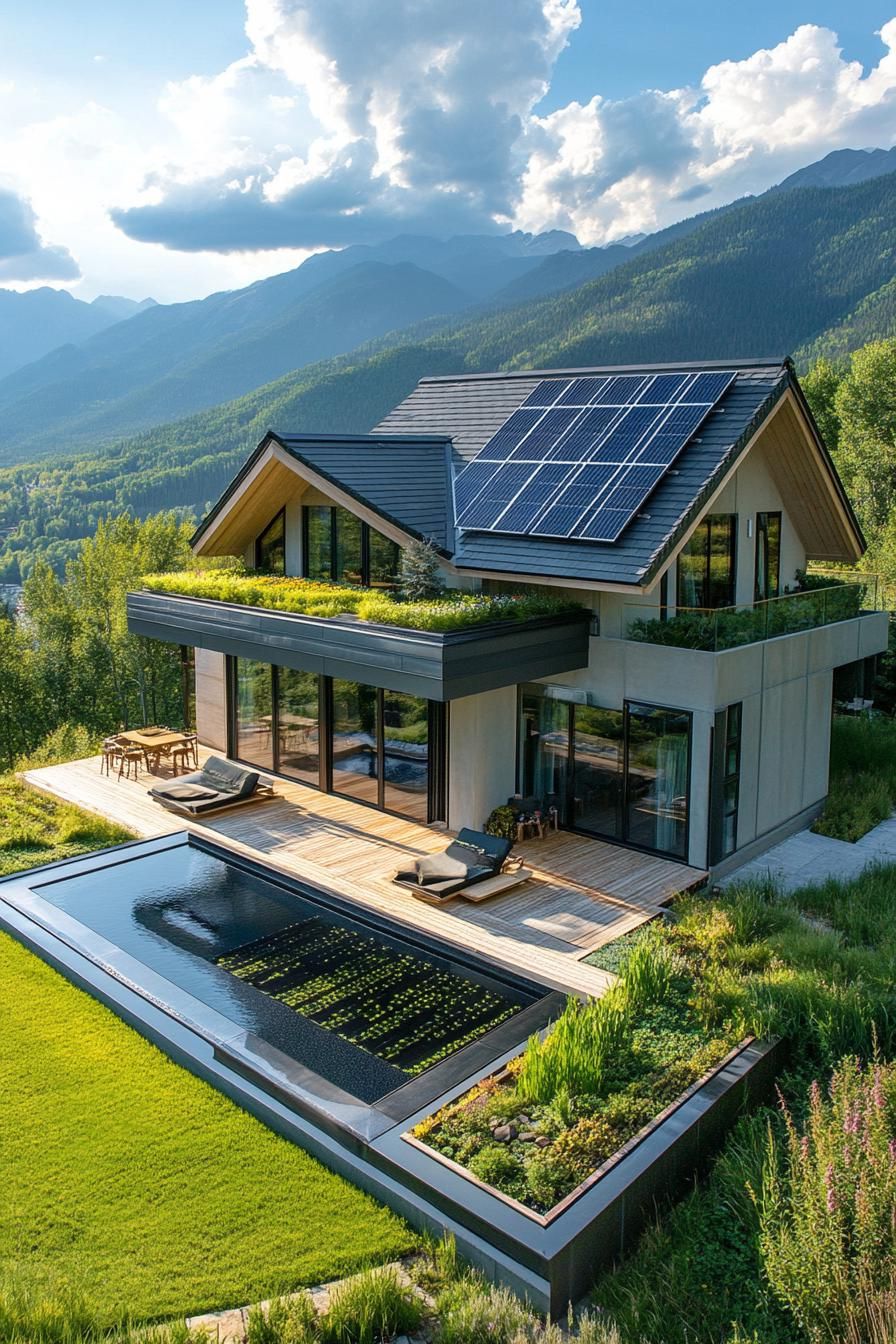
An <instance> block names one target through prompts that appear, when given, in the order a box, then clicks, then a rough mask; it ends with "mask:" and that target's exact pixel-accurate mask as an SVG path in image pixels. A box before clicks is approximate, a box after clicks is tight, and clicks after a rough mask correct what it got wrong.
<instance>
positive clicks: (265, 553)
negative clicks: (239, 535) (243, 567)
mask: <svg viewBox="0 0 896 1344" xmlns="http://www.w3.org/2000/svg"><path fill="white" fill-rule="evenodd" d="M255 568H256V569H260V570H261V571H262V572H263V573H265V574H285V573H286V513H285V510H283V509H281V510H280V512H279V513H278V514H277V515H276V517H274V518H272V519H271V521H270V522H269V523H268V525H267V527H266V528H265V529H264V531H263V532H260V533H259V535H258V536H257V537H256V539H255Z"/></svg>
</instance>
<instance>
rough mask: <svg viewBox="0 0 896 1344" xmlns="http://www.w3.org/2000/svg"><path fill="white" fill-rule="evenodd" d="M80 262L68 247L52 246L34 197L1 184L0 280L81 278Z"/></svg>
mask: <svg viewBox="0 0 896 1344" xmlns="http://www.w3.org/2000/svg"><path fill="white" fill-rule="evenodd" d="M79 275H80V271H79V270H78V266H77V263H76V262H75V260H74V258H73V257H72V255H71V253H70V252H69V251H68V250H67V249H66V248H64V247H54V246H48V245H47V244H46V243H45V242H44V241H43V239H42V238H41V236H40V234H39V233H38V230H37V217H36V215H35V213H34V209H33V208H32V206H31V203H30V201H26V200H25V199H24V197H22V196H20V195H19V194H18V193H17V192H16V191H13V190H12V188H10V187H4V186H3V185H2V184H0V281H2V280H77V279H78V276H79Z"/></svg>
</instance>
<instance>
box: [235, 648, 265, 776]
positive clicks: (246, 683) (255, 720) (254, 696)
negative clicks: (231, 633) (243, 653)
mask: <svg viewBox="0 0 896 1344" xmlns="http://www.w3.org/2000/svg"><path fill="white" fill-rule="evenodd" d="M235 662H236V729H237V733H236V736H237V741H236V749H237V755H238V756H239V758H240V760H241V761H248V762H249V763H250V764H251V765H257V766H259V767H260V769H262V770H273V769H274V742H273V728H274V719H273V700H272V690H271V668H270V665H269V664H268V663H255V662H252V661H251V660H250V659H248V658H237V659H236V660H235Z"/></svg>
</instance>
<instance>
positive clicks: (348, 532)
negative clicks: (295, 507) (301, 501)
mask: <svg viewBox="0 0 896 1344" xmlns="http://www.w3.org/2000/svg"><path fill="white" fill-rule="evenodd" d="M302 534H303V539H304V545H303V548H302V551H303V556H304V562H303V568H302V572H303V575H304V577H305V578H306V579H326V580H328V581H330V582H333V583H351V584H355V585H357V586H363V587H365V588H394V586H395V583H396V580H397V576H398V571H399V567H400V563H401V547H400V546H399V545H398V544H397V542H394V541H390V540H389V538H388V537H384V536H383V535H382V533H380V532H377V531H375V530H374V528H372V527H370V526H369V524H367V523H363V522H362V521H361V519H360V518H357V517H355V515H354V514H353V513H350V512H349V511H348V509H342V508H339V507H338V506H337V505H330V504H306V505H305V507H304V508H303V509H302Z"/></svg>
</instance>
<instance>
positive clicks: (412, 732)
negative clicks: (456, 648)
mask: <svg viewBox="0 0 896 1344" xmlns="http://www.w3.org/2000/svg"><path fill="white" fill-rule="evenodd" d="M429 718H430V710H429V701H428V700H422V699H421V698H420V697H419V696H416V695H403V694H401V693H400V692H398V691H383V727H382V744H383V804H384V806H385V807H386V808H387V809H388V810H389V811H390V812H401V813H402V814H403V815H405V816H411V817H416V818H417V820H418V821H425V820H426V811H427V794H428V790H429Z"/></svg>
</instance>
